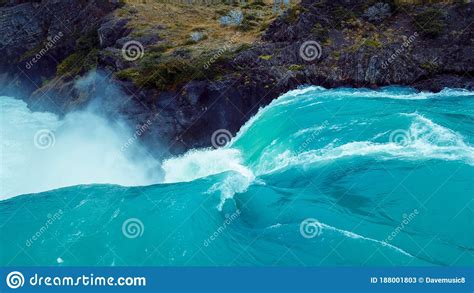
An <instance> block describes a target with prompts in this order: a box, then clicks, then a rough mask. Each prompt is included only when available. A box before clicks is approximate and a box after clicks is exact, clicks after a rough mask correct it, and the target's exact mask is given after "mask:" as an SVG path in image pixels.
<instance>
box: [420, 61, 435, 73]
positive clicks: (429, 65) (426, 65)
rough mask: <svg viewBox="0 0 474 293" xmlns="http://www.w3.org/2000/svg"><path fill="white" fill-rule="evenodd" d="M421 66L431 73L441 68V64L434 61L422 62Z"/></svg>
mask: <svg viewBox="0 0 474 293" xmlns="http://www.w3.org/2000/svg"><path fill="white" fill-rule="evenodd" d="M420 67H421V68H423V69H424V70H426V71H427V72H428V73H430V74H433V73H436V72H438V70H439V65H438V64H437V63H436V62H433V61H428V62H424V63H421V64H420Z"/></svg>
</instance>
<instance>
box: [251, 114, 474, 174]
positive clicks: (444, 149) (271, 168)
mask: <svg viewBox="0 0 474 293" xmlns="http://www.w3.org/2000/svg"><path fill="white" fill-rule="evenodd" d="M405 115H409V116H411V117H412V118H413V121H412V123H411V125H410V127H409V129H406V130H405V131H404V132H405V133H406V141H405V142H404V143H403V144H399V143H396V142H390V141H388V142H386V143H375V142H371V141H354V142H349V143H345V144H342V145H339V146H338V145H336V142H337V140H335V141H334V142H333V143H331V144H328V145H327V146H326V147H324V148H322V149H317V150H308V151H305V152H301V153H294V152H292V151H290V150H286V151H283V152H278V153H275V152H276V150H274V149H273V148H266V149H265V150H264V151H263V153H262V155H261V156H260V159H259V162H258V164H257V166H256V167H255V170H256V171H255V174H256V175H257V176H259V175H263V174H268V173H272V172H275V171H279V170H281V169H284V168H287V167H289V166H296V165H307V164H313V163H317V162H324V161H331V160H337V159H341V158H346V157H351V156H376V157H378V158H380V159H395V158H396V159H405V160H427V159H439V160H447V161H462V162H464V163H466V164H469V165H473V166H474V147H472V146H470V145H468V144H467V143H465V142H464V139H463V137H462V135H461V134H459V133H457V132H455V131H452V130H450V129H448V128H445V127H443V126H440V125H438V124H436V123H434V122H433V121H431V120H429V119H427V118H425V117H423V116H421V115H419V114H416V113H413V114H405ZM300 134H301V133H300Z"/></svg>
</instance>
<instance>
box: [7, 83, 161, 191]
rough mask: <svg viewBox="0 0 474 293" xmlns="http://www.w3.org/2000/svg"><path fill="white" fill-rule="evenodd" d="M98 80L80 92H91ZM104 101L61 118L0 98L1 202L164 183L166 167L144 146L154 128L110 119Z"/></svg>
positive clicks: (101, 97) (94, 101)
mask: <svg viewBox="0 0 474 293" xmlns="http://www.w3.org/2000/svg"><path fill="white" fill-rule="evenodd" d="M95 77H96V76H94V75H88V76H87V77H85V78H83V79H81V80H80V81H79V82H77V84H76V86H78V87H87V86H88V84H89V83H90V82H91V81H92V80H95ZM109 90H110V89H109ZM112 90H116V89H112ZM109 94H110V93H109ZM118 94H119V93H114V95H113V96H114V97H117V95H118ZM103 99H104V96H100V95H98V96H96V97H94V99H92V100H91V103H90V104H89V106H88V107H86V108H85V109H84V110H81V111H77V112H71V113H69V114H67V115H65V116H64V117H59V116H58V115H55V114H52V113H48V112H32V111H31V110H29V109H28V107H27V105H26V103H25V102H23V101H22V100H20V99H18V97H6V96H2V97H0V117H1V121H0V122H1V125H0V141H1V143H0V146H1V150H0V159H1V162H0V163H1V168H0V199H1V200H3V199H6V198H9V197H12V196H15V195H19V194H27V193H36V192H42V191H46V190H51V189H55V188H60V187H65V186H72V185H78V184H91V183H110V184H119V185H124V186H137V185H150V184H154V183H158V182H160V181H161V180H162V177H163V175H162V171H161V167H160V162H159V160H157V159H156V157H155V156H153V155H151V154H150V153H149V152H148V151H147V149H146V148H145V147H144V146H142V144H141V142H140V136H141V135H143V133H144V132H146V131H147V130H148V128H149V127H151V125H148V124H147V125H137V126H136V125H128V124H127V123H126V122H125V121H124V120H122V119H120V118H116V119H114V120H111V119H108V118H105V115H103V113H101V112H100V108H101V107H100V105H101V104H102V101H103ZM117 100H119V99H118V98H117Z"/></svg>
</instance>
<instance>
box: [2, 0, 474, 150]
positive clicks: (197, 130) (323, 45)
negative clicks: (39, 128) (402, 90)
mask: <svg viewBox="0 0 474 293" xmlns="http://www.w3.org/2000/svg"><path fill="white" fill-rule="evenodd" d="M262 5H264V4H262ZM119 6H120V5H119V4H114V3H111V2H108V1H99V0H93V1H91V0H89V1H79V0H74V1H52V0H49V1H45V0H44V1H40V2H38V3H35V2H27V3H21V4H17V5H9V6H6V7H3V8H0V22H1V24H2V25H1V30H2V31H1V34H0V48H1V49H0V64H2V76H3V80H4V82H6V81H8V82H9V86H8V87H7V86H5V85H4V86H3V87H2V90H3V92H4V93H8V92H9V91H10V92H11V91H17V90H18V89H21V90H22V93H23V96H24V98H25V100H27V101H28V103H29V106H30V108H32V109H35V110H48V111H54V112H57V113H60V114H63V113H66V112H68V111H71V110H73V109H77V108H80V107H84V106H85V105H87V104H88V103H89V101H90V98H91V97H93V96H101V97H102V100H101V107H102V109H103V110H104V111H105V112H106V113H108V114H109V115H111V116H114V115H121V116H122V117H124V118H125V119H127V120H130V121H131V122H132V123H133V124H137V125H143V124H144V123H149V122H150V121H151V122H150V123H151V125H152V126H151V127H150V129H149V131H147V132H146V134H145V135H143V137H142V138H143V139H144V140H145V141H147V142H148V143H149V145H150V147H151V148H153V147H154V146H156V145H157V144H158V143H161V144H164V145H166V146H168V148H169V151H170V152H171V153H180V152H183V151H185V150H187V149H190V148H194V147H204V146H209V145H210V143H211V135H212V133H213V132H214V131H216V130H218V129H226V130H229V131H230V132H232V133H235V132H236V131H238V129H239V128H240V126H241V125H242V124H243V123H245V122H246V121H247V120H248V119H249V118H250V117H251V116H252V115H254V114H255V113H256V112H257V111H258V109H259V107H262V106H264V105H266V104H268V103H269V102H270V101H272V100H273V99H274V98H276V97H278V96H279V95H280V94H281V93H283V92H286V91H288V90H290V89H293V88H296V87H297V86H299V85H305V84H314V85H322V86H325V87H336V86H353V87H379V86H385V85H394V84H399V85H408V86H413V87H416V88H418V89H422V90H433V91H438V90H441V89H442V88H443V87H458V88H468V89H471V90H472V89H474V80H473V78H472V75H473V73H474V70H473V69H474V62H472V61H473V54H472V52H474V50H473V48H474V44H473V36H474V35H473V30H472V19H473V17H472V16H473V9H474V5H473V4H472V3H455V4H443V3H439V4H431V5H421V6H420V5H416V6H406V5H403V6H400V5H395V4H394V3H392V2H374V1H344V0H332V1H324V0H322V1H310V0H303V1H302V2H301V3H300V4H299V5H296V6H294V7H292V8H291V9H287V10H286V11H285V12H284V13H282V14H281V15H280V16H279V17H277V18H276V19H275V20H274V21H272V22H271V24H270V25H269V27H268V28H266V29H265V30H262V34H261V36H259V37H258V39H257V40H256V41H254V42H253V43H252V45H251V46H248V45H247V46H239V47H238V48H237V49H232V50H230V49H229V50H228V49H227V43H226V42H224V41H222V43H221V47H222V48H221V49H220V50H218V49H217V50H209V51H207V52H200V55H196V54H195V52H194V51H197V50H194V51H193V50H191V51H190V50H189V49H187V50H186V49H184V48H185V45H183V46H182V47H180V46H177V47H176V48H174V49H173V50H169V49H167V48H168V47H167V46H168V39H170V38H172V36H171V35H170V34H169V33H167V31H166V26H163V25H161V24H160V23H150V24H149V25H148V26H146V27H141V28H140V31H138V30H137V28H136V27H133V26H131V25H130V22H131V21H132V20H133V18H134V17H136V13H137V12H136V11H135V10H134V9H133V8H130V9H128V10H127V11H128V12H127V13H124V14H117V13H112V12H113V11H114V10H115V9H116V8H117V7H119ZM252 9H253V8H252ZM257 15H258V14H257ZM260 15H261V14H260ZM248 18H249V19H250V16H249V17H248ZM248 23H250V24H251V23H252V22H250V21H249V22H247V23H245V24H246V25H249V24H248ZM61 35H62V36H61ZM236 35H237V38H238V32H237V33H236ZM58 36H59V37H58ZM196 36H197V35H196ZM58 38H60V39H61V40H59V39H58ZM54 40H56V42H55V43H54V44H52V45H48V42H49V43H51V42H53V41H54ZM193 41H194V40H193ZM196 42H198V41H196ZM127 44H136V45H137V46H136V47H135V48H134V49H136V50H138V51H137V52H132V53H137V54H139V55H140V54H143V55H144V56H145V57H143V56H138V57H139V58H142V59H136V56H128V57H129V59H130V58H131V59H133V60H132V61H130V60H127V56H126V55H124V54H123V53H124V51H123V49H124V46H125V45H127ZM44 48H49V49H48V50H46V52H44V54H40V55H38V53H37V52H42V51H41V50H43V51H44ZM32 52H33V54H32ZM128 53H130V52H128ZM196 56H199V57H196ZM36 57H40V58H36ZM32 58H36V59H38V60H36V61H35V62H33V61H32V60H33V59H32ZM28 64H29V65H28ZM77 64H79V65H77ZM28 67H30V68H28ZM91 69H95V70H97V72H100V74H95V75H88V78H87V79H86V80H87V86H84V78H83V79H82V81H81V82H82V83H83V84H82V85H83V86H81V83H79V85H78V80H79V77H81V76H85V75H86V74H87V72H89V71H90V70H91ZM1 80H2V77H0V82H1ZM12 80H15V82H13V83H12ZM117 89H119V90H117ZM316 114H317V113H315V115H316Z"/></svg>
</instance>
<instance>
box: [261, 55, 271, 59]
mask: <svg viewBox="0 0 474 293" xmlns="http://www.w3.org/2000/svg"><path fill="white" fill-rule="evenodd" d="M272 57H273V56H272V55H261V56H259V58H260V59H263V60H270V59H272Z"/></svg>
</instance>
